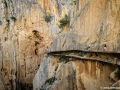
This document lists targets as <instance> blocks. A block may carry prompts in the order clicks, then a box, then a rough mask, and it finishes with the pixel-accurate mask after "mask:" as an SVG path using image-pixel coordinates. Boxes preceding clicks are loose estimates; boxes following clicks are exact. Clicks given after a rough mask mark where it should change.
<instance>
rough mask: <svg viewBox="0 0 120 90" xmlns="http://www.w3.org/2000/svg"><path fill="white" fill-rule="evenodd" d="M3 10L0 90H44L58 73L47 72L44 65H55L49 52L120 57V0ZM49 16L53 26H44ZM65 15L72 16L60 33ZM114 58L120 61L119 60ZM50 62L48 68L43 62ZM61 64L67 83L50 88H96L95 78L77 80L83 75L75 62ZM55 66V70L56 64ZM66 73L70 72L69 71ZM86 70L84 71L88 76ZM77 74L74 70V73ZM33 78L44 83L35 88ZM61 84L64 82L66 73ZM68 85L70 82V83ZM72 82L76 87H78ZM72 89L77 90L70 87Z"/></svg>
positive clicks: (12, 4)
mask: <svg viewBox="0 0 120 90" xmlns="http://www.w3.org/2000/svg"><path fill="white" fill-rule="evenodd" d="M0 7H1V9H0V12H1V13H0V69H1V72H0V88H1V90H5V89H6V90H7V89H8V90H15V89H17V90H23V89H25V88H26V89H27V90H32V87H33V85H34V89H35V88H41V86H42V85H43V83H44V82H45V80H47V79H48V78H50V76H53V71H54V69H55V67H54V68H53V70H52V71H51V70H49V69H48V70H49V71H51V72H52V74H50V72H49V71H44V72H43V70H44V65H46V67H52V65H49V64H50V63H53V62H55V61H50V60H48V59H46V58H45V57H44V54H45V53H46V52H50V51H61V50H74V49H75V50H91V51H102V52H116V53H119V52H120V47H119V30H120V20H119V19H120V15H119V11H120V1H119V0H97V1H96V0H77V2H76V3H74V2H73V1H72V0H66V1H65V0H0ZM48 14H50V15H51V16H52V20H51V21H50V22H46V21H45V16H46V15H48ZM65 14H67V15H68V19H69V23H68V24H67V25H66V26H65V27H64V28H62V29H60V28H59V27H58V26H59V20H61V19H62V18H63V17H64V16H65ZM43 58H44V59H43ZM114 58H117V59H119V58H118V55H117V56H116V57H114ZM57 59H58V58H57ZM46 60H48V61H49V62H45V61H46ZM40 62H41V63H40ZM42 62H44V64H42ZM77 62H78V63H80V64H81V65H83V66H85V67H88V68H89V67H91V66H95V67H96V64H98V66H99V65H101V63H99V62H96V63H95V62H93V63H92V62H90V61H86V63H87V64H86V65H84V64H83V63H81V61H77ZM58 64H60V65H63V70H64V69H66V70H65V72H66V74H65V76H66V77H67V78H65V79H63V80H64V81H63V80H62V81H61V82H59V83H58V84H54V85H52V86H50V88H51V89H52V90H54V89H56V88H59V85H62V84H63V83H66V84H67V85H66V86H68V87H67V90H72V89H73V88H74V89H76V88H79V87H80V88H82V89H83V90H84V88H87V89H88V90H89V88H90V87H89V85H88V84H87V83H86V82H87V81H90V80H91V81H93V82H92V83H91V84H92V85H94V84H93V83H94V82H95V81H94V80H96V79H94V78H93V79H91V78H90V77H91V74H89V73H88V77H89V78H88V77H87V76H85V74H86V72H85V71H84V72H83V74H82V76H81V77H79V75H78V76H77V75H76V73H79V72H78V69H76V66H77V65H76V61H71V62H69V63H66V64H63V63H58ZM42 65H43V66H42ZM55 65H56V66H57V64H55ZM105 66H106V67H105V69H107V68H109V67H110V65H108V64H106V65H105ZM39 67H40V68H41V69H42V72H41V73H40V74H38V72H39V70H38V69H39ZM68 67H69V68H70V70H71V71H69V70H68V69H67V68H68ZM85 67H83V69H82V70H84V69H85V70H86V68H85ZM102 67H103V66H102ZM59 68H60V66H59ZM41 69H40V70H41ZM99 69H100V68H99ZM114 69H115V66H114V65H113V68H112V69H108V73H107V74H104V75H103V77H104V78H106V75H109V74H110V73H111V72H112V71H113V70H114ZM60 70H61V69H60ZM67 70H68V71H69V72H67ZM74 70H76V72H75V73H74ZM90 70H91V71H89V72H92V69H90ZM93 71H96V72H98V71H99V70H97V69H95V70H93ZM62 72H63V71H61V73H60V74H62ZM36 73H37V74H36ZM103 73H105V71H103ZM35 74H36V75H35ZM49 74H50V76H49ZM57 74H58V73H57V72H56V75H57ZM40 75H41V77H43V76H44V77H45V79H42V78H41V77H40ZM99 75H100V74H97V75H96V77H99ZM72 76H75V77H79V78H78V79H79V81H77V80H78V79H74V78H72ZM34 77H35V79H38V77H40V79H39V80H40V82H39V81H37V82H38V83H36V82H35V81H34V82H33V85H32V81H33V78H34ZM56 77H57V76H56ZM60 78H64V73H63V75H62V76H60ZM83 78H85V81H86V82H83ZM35 79H34V80H35ZM42 80H43V81H42ZM67 80H72V81H70V83H67V82H68V81H67ZM74 80H76V81H74ZM105 80H106V79H105ZM105 80H104V79H103V81H101V83H103V82H105ZM98 81H99V78H98V79H97V81H96V83H97V84H98ZM74 82H77V84H75V83H74ZM78 82H79V83H80V84H79V83H78ZM108 82H109V80H108ZM108 82H107V83H108ZM73 83H74V86H72V84H73ZM85 84H86V85H85ZM35 85H37V86H35ZM87 85H88V86H87ZM100 85H101V84H100ZM105 85H108V84H105ZM66 86H65V87H63V90H64V89H65V88H66ZM69 86H71V87H69ZM44 87H46V86H44ZM98 87H99V85H97V86H96V87H95V86H93V87H91V90H92V88H96V89H97V88H98ZM65 90H66V89H65Z"/></svg>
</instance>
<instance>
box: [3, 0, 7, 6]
mask: <svg viewBox="0 0 120 90" xmlns="http://www.w3.org/2000/svg"><path fill="white" fill-rule="evenodd" d="M3 3H4V5H5V7H6V8H7V2H6V0H4V1H3Z"/></svg>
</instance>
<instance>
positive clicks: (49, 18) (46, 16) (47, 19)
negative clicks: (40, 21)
mask: <svg viewBox="0 0 120 90" xmlns="http://www.w3.org/2000/svg"><path fill="white" fill-rule="evenodd" d="M44 18H45V21H46V22H47V23H48V22H50V21H51V20H52V16H51V15H50V14H48V15H45V17H44Z"/></svg>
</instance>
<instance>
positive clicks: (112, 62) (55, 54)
mask: <svg viewBox="0 0 120 90" xmlns="http://www.w3.org/2000/svg"><path fill="white" fill-rule="evenodd" d="M66 52H85V53H100V54H114V55H116V56H120V52H102V51H83V50H65V51H51V52H47V54H48V55H52V56H59V55H60V54H61V53H66ZM64 56H65V57H69V58H76V59H79V60H91V61H99V62H104V63H109V64H114V65H119V66H120V61H118V60H117V59H116V58H115V59H112V60H107V59H104V58H91V57H81V56H77V55H65V54H64Z"/></svg>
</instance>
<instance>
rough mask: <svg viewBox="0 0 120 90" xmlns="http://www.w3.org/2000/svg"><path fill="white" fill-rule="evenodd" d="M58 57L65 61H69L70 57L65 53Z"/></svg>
mask: <svg viewBox="0 0 120 90" xmlns="http://www.w3.org/2000/svg"><path fill="white" fill-rule="evenodd" d="M58 57H59V61H60V62H62V61H63V62H65V63H67V62H69V57H66V56H65V55H64V54H59V55H58Z"/></svg>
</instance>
